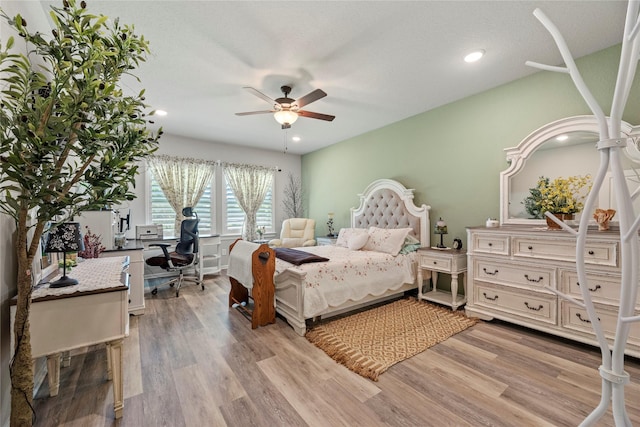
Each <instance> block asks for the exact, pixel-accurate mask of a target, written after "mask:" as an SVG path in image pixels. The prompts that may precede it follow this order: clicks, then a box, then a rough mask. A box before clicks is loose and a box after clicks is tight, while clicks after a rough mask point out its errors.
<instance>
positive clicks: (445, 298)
mask: <svg viewBox="0 0 640 427" xmlns="http://www.w3.org/2000/svg"><path fill="white" fill-rule="evenodd" d="M423 269H424V270H430V271H431V272H432V276H431V277H432V281H433V289H432V290H431V291H429V292H426V293H424V294H423V293H422V277H423V276H422V270H423ZM466 271H467V251H463V250H455V249H445V250H440V249H432V248H420V249H418V298H419V299H424V300H427V301H433V302H437V303H440V304H445V305H448V306H449V307H451V308H452V309H453V310H457V309H458V307H460V306H462V305H463V304H465V303H466V302H467V297H466V295H458V275H459V274H464V276H463V281H462V286H463V288H464V292H465V294H466V292H467V289H466V279H467V274H466ZM438 272H442V273H449V274H451V292H444V291H439V290H438Z"/></svg>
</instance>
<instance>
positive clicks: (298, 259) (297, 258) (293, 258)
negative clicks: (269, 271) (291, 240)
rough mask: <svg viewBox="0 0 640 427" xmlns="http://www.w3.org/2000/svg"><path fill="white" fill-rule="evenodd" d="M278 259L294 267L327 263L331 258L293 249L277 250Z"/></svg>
mask: <svg viewBox="0 0 640 427" xmlns="http://www.w3.org/2000/svg"><path fill="white" fill-rule="evenodd" d="M275 251H276V258H280V259H281V260H283V261H287V262H290V263H291V264H293V265H300V264H307V263H309V262H326V261H329V258H325V257H321V256H318V255H315V254H312V253H309V252H304V251H299V250H297V249H291V248H275Z"/></svg>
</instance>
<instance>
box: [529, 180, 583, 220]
mask: <svg viewBox="0 0 640 427" xmlns="http://www.w3.org/2000/svg"><path fill="white" fill-rule="evenodd" d="M591 185H592V182H591V176H590V175H585V176H579V175H576V176H570V177H568V178H562V177H558V178H555V179H553V180H551V179H550V178H548V177H545V176H541V177H540V179H538V183H537V185H536V187H534V188H531V189H529V193H530V195H529V196H528V197H526V198H525V199H524V200H523V202H522V203H523V204H524V206H525V209H526V211H527V212H528V213H529V214H530V215H531V216H532V217H533V218H546V219H547V225H548V226H549V228H554V229H559V228H560V226H559V225H558V224H556V223H555V222H554V221H553V220H551V218H548V217H546V216H545V215H544V213H545V212H551V213H552V214H554V215H555V216H556V217H557V218H558V219H560V220H562V221H565V220H571V219H573V217H574V214H576V213H578V212H580V211H582V208H583V207H584V201H585V199H586V198H587V195H588V194H589V191H591Z"/></svg>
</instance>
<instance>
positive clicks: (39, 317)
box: [11, 257, 129, 418]
mask: <svg viewBox="0 0 640 427" xmlns="http://www.w3.org/2000/svg"><path fill="white" fill-rule="evenodd" d="M128 267H129V258H128V257H114V258H94V259H87V260H84V261H83V262H81V263H79V264H78V265H77V266H76V267H74V268H73V270H72V271H71V272H68V273H67V276H69V277H72V278H75V279H77V280H78V282H79V283H78V284H77V285H73V286H67V287H65V288H55V289H52V288H49V286H48V282H45V283H42V284H39V285H37V286H36V287H35V289H34V291H33V293H32V302H31V312H30V315H29V323H30V330H31V353H32V357H33V358H34V359H35V358H37V357H42V356H46V357H47V370H48V373H49V394H50V395H51V396H56V395H57V394H58V389H59V387H60V359H61V354H62V353H64V352H68V351H70V350H73V349H76V348H82V347H87V346H90V345H95V344H101V343H106V345H107V361H108V363H107V378H108V379H109V380H113V401H114V403H113V409H114V413H115V417H116V418H120V417H122V412H123V409H124V394H123V378H122V352H123V343H124V338H125V337H126V336H127V335H128V334H129V313H128V306H129V296H128V293H129V285H128V283H129V282H128V280H129V274H128V272H127V269H128ZM53 280H56V277H52V278H51V281H53ZM11 303H12V305H11V330H12V331H13V323H14V319H15V311H16V306H15V298H14V299H13V300H12V302H11ZM13 336H14V335H13V333H12V334H11V337H12V343H11V348H14V343H13Z"/></svg>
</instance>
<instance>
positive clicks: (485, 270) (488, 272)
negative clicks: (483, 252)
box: [482, 268, 498, 276]
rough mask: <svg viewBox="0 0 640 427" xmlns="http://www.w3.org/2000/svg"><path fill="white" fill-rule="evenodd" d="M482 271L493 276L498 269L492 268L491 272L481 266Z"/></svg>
mask: <svg viewBox="0 0 640 427" xmlns="http://www.w3.org/2000/svg"><path fill="white" fill-rule="evenodd" d="M482 271H484V272H485V273H486V274H488V275H489V276H495V275H496V274H498V270H494V272H493V273H492V272H490V271H487V269H486V268H483V269H482Z"/></svg>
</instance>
